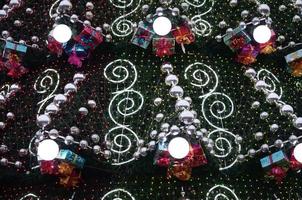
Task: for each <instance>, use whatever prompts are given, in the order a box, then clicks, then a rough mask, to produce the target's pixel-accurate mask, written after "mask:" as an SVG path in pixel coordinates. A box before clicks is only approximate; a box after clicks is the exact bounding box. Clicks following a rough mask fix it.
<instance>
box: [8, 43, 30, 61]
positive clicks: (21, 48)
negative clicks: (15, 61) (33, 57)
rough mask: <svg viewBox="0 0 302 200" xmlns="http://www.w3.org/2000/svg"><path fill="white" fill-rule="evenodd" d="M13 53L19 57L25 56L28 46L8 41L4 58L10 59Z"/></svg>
mask: <svg viewBox="0 0 302 200" xmlns="http://www.w3.org/2000/svg"><path fill="white" fill-rule="evenodd" d="M11 52H15V53H16V54H17V55H18V56H23V55H24V54H26V52H27V46H25V45H22V44H16V43H13V42H10V41H6V43H5V47H4V53H3V57H4V58H6V59H8V55H9V53H11Z"/></svg>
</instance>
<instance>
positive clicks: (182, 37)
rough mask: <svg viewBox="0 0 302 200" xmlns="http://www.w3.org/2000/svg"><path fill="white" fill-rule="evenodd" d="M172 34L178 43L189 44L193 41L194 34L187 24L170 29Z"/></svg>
mask: <svg viewBox="0 0 302 200" xmlns="http://www.w3.org/2000/svg"><path fill="white" fill-rule="evenodd" d="M172 34H173V36H174V37H175V40H176V42H177V43H178V44H191V43H192V42H194V41H195V36H194V34H193V33H192V31H191V29H190V28H189V27H187V26H180V27H177V28H176V29H175V30H174V31H172Z"/></svg>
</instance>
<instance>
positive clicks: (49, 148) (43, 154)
mask: <svg viewBox="0 0 302 200" xmlns="http://www.w3.org/2000/svg"><path fill="white" fill-rule="evenodd" d="M58 153H59V145H58V144H57V143H56V142H55V141H53V140H50V139H47V140H43V141H42V142H40V143H39V146H38V156H39V159H41V160H53V159H55V158H56V157H57V155H58Z"/></svg>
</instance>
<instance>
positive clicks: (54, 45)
mask: <svg viewBox="0 0 302 200" xmlns="http://www.w3.org/2000/svg"><path fill="white" fill-rule="evenodd" d="M47 42H48V43H47V48H48V50H49V52H50V53H53V54H57V56H61V55H62V53H63V45H62V43H60V42H58V41H56V40H55V39H54V38H53V37H51V36H48V40H47Z"/></svg>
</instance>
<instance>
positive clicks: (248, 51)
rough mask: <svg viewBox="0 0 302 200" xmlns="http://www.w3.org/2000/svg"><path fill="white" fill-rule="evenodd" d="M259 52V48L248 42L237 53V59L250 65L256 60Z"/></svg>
mask: <svg viewBox="0 0 302 200" xmlns="http://www.w3.org/2000/svg"><path fill="white" fill-rule="evenodd" d="M258 54H259V50H258V49H257V48H255V47H254V46H253V45H251V44H247V45H245V46H244V47H243V48H242V49H241V50H240V53H239V54H237V56H236V58H235V60H236V61H237V62H239V63H242V64H244V65H250V64H252V63H254V62H256V57H257V55H258Z"/></svg>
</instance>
